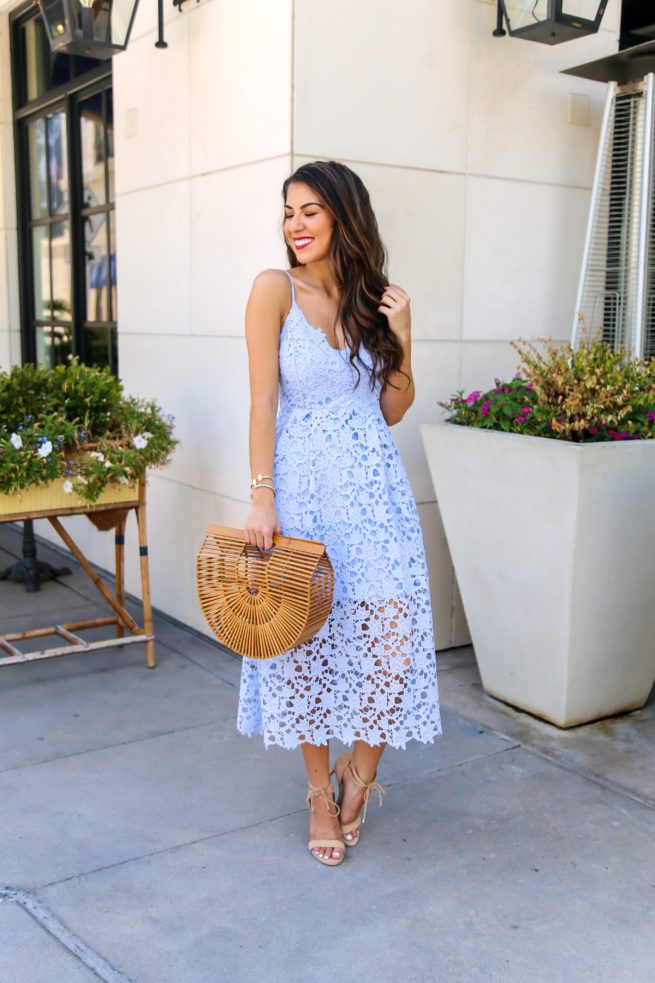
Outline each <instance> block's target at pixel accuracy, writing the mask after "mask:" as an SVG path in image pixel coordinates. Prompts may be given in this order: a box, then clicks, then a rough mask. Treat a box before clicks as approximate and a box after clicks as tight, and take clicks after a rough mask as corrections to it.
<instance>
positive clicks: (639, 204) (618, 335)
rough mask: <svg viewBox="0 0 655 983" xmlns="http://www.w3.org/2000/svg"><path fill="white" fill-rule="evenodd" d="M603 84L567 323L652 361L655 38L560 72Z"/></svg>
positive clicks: (577, 333) (654, 353)
mask: <svg viewBox="0 0 655 983" xmlns="http://www.w3.org/2000/svg"><path fill="white" fill-rule="evenodd" d="M565 74H567V75H575V76H577V77H578V78H585V79H593V80H596V81H598V82H606V83H608V87H607V98H606V100H605V110H604V113H603V122H602V127H601V134H600V143H599V147H598V156H597V160H596V170H595V174H594V182H593V187H592V193H591V205H590V210H589V219H588V223H587V234H586V238H585V244H584V251H583V259H582V269H581V273H580V281H579V286H578V294H577V300H576V311H575V318H574V324H573V336H572V341H573V345H574V346H577V345H578V344H579V343H580V338H581V333H582V331H583V330H586V331H587V332H588V333H589V334H597V333H599V334H600V335H601V337H602V338H603V339H604V340H605V341H607V342H609V343H610V344H612V345H613V346H614V348H618V347H619V346H620V345H623V346H625V348H626V349H627V350H628V351H630V352H631V353H632V354H633V355H634V356H636V357H639V358H652V357H655V201H654V195H655V183H654V167H655V160H654V158H655V41H649V42H647V43H646V44H641V45H637V46H635V47H631V48H627V49H626V50H624V51H620V52H618V53H617V54H614V55H610V56H609V57H607V58H601V59H599V60H598V61H593V62H589V63H588V64H586V65H580V66H578V67H576V68H570V69H568V70H567V71H566V73H565Z"/></svg>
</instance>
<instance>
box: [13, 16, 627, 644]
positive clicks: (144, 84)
mask: <svg viewBox="0 0 655 983" xmlns="http://www.w3.org/2000/svg"><path fill="white" fill-rule="evenodd" d="M619 15H620V3H619V0H610V4H609V7H608V10H607V13H606V15H605V20H604V22H603V29H602V30H601V32H600V33H599V35H597V36H596V37H593V38H589V39H585V40H580V41H576V42H571V43H567V44H563V45H560V46H559V47H556V48H549V47H546V46H543V45H538V44H534V43H528V42H524V41H517V40H512V39H510V38H505V39H494V38H493V37H492V36H491V32H492V30H493V28H494V26H495V2H491V0H437V2H435V0H412V3H411V4H407V3H405V2H403V0H356V2H355V3H353V2H352V0H332V2H331V3H330V5H329V7H326V5H325V2H324V0H201V2H200V3H199V4H196V3H188V4H186V5H185V6H184V9H183V11H182V13H179V12H178V11H176V10H174V9H172V8H171V9H167V13H166V20H167V26H166V39H167V41H168V43H169V48H168V49H167V50H165V51H159V50H156V49H155V48H154V41H155V40H156V5H155V4H154V3H151V4H148V6H146V4H145V2H144V0H142V6H141V9H140V10H139V13H138V14H137V21H136V24H135V29H134V32H133V36H132V40H131V42H130V46H129V49H128V51H127V52H125V53H124V54H122V55H120V56H119V57H117V58H116V59H115V60H114V106H115V110H114V111H115V126H116V175H117V230H118V250H117V252H118V298H119V332H120V334H119V358H120V372H121V376H122V378H123V379H124V382H125V386H126V388H127V389H128V390H129V391H131V392H140V393H143V394H146V395H156V396H157V397H158V399H159V401H160V402H161V404H162V405H163V407H164V408H165V409H166V410H167V411H169V412H172V413H173V414H174V415H175V416H176V419H177V432H178V436H179V437H180V438H181V440H182V442H183V443H182V447H181V448H180V449H179V450H178V452H177V454H176V455H175V458H174V461H173V464H172V465H171V466H170V467H169V468H168V469H167V470H166V471H163V472H161V473H159V474H154V475H153V477H152V479H151V481H150V491H149V494H150V509H149V529H150V536H149V539H150V553H151V564H152V581H153V582H152V593H153V600H154V603H155V605H156V606H157V607H158V608H160V609H162V610H165V611H167V612H168V613H170V614H171V615H173V616H174V617H176V618H178V619H180V620H181V621H183V622H185V623H187V624H190V625H193V626H195V627H197V628H199V629H201V630H204V623H203V621H202V618H201V616H200V614H199V611H198V608H197V604H196V601H195V584H194V556H195V552H196V550H197V548H198V546H199V543H200V540H201V537H202V533H203V531H204V529H205V527H206V525H207V524H209V523H210V522H212V521H213V522H221V523H226V524H234V525H240V524H242V522H243V520H244V518H245V515H246V512H247V508H248V490H247V488H248V480H249V465H248V452H247V433H248V379H247V360H246V348H245V343H244V337H243V335H244V332H243V315H244V307H245V301H246V297H247V294H248V290H249V287H250V283H251V281H252V278H253V276H254V275H255V274H256V273H257V272H258V271H259V270H260V269H263V268H265V267H268V266H277V267H280V266H284V265H285V262H286V261H285V252H284V249H283V245H282V239H281V235H280V232H279V222H280V214H281V199H280V185H281V182H282V180H283V179H284V177H285V176H286V175H287V174H288V173H289V172H290V170H291V168H292V167H294V166H297V165H298V164H299V163H301V162H303V161H305V160H313V159H316V158H323V159H325V158H336V159H339V160H342V161H344V162H346V163H348V164H350V165H351V166H352V167H353V168H354V169H356V170H357V171H358V172H359V173H360V174H361V176H362V178H363V179H364V180H365V182H366V183H367V185H368V187H369V188H370V190H371V193H372V196H373V200H374V205H375V208H376V211H377V214H378V218H379V222H380V225H381V228H382V232H383V236H384V239H385V241H386V243H387V246H388V248H389V252H390V256H391V276H392V279H393V280H395V281H396V282H399V283H401V284H402V285H403V286H404V287H405V288H406V289H407V290H408V291H409V293H410V294H411V296H412V301H413V311H414V338H415V342H414V367H415V375H416V387H417V397H416V401H415V404H414V406H413V407H412V408H411V410H410V411H409V413H408V414H407V416H406V418H405V420H404V421H403V422H402V423H401V424H400V425H399V426H398V427H396V428H394V435H395V436H396V439H397V441H398V444H399V447H400V450H401V454H402V456H403V459H404V461H405V464H406V467H407V470H408V473H409V476H410V480H411V482H412V486H413V488H414V492H415V495H416V498H417V501H418V503H419V510H420V514H421V520H422V524H423V531H424V537H425V542H426V548H427V553H428V558H429V564H430V569H431V576H432V592H433V602H434V610H435V618H436V623H437V645H438V647H439V648H446V647H449V646H450V645H457V644H464V643H465V642H466V641H467V640H468V633H467V627H466V621H465V617H464V613H463V611H462V607H461V602H460V601H459V598H458V593H457V588H456V583H455V580H454V576H453V571H452V566H451V563H450V557H449V554H448V550H447V546H446V542H445V538H444V534H443V529H442V526H441V521H440V518H439V511H438V506H437V504H436V502H435V496H434V491H433V488H432V484H431V481H430V477H429V474H428V469H427V465H426V462H425V458H424V454H423V450H422V447H421V443H420V437H419V423H420V422H422V421H424V420H428V421H430V420H435V419H437V418H438V417H439V411H438V408H437V406H436V402H437V400H439V399H443V398H446V397H447V396H448V395H449V394H450V393H452V392H453V391H455V390H456V389H458V388H460V387H464V388H473V387H478V388H482V387H487V386H488V385H490V384H491V383H492V382H493V377H494V376H495V375H503V374H511V373H513V372H514V370H515V367H516V362H515V356H514V353H513V350H512V349H511V348H510V346H509V344H508V341H509V339H511V338H515V337H518V336H522V337H525V338H536V337H538V336H543V335H551V336H553V337H555V338H560V339H564V338H567V337H568V335H569V329H570V324H571V320H572V316H573V307H574V302H575V287H576V282H577V276H578V269H579V264H580V258H581V249H582V240H583V235H584V226H585V221H586V213H587V206H588V199H589V187H590V184H591V179H592V172H593V163H594V158H595V152H596V142H597V136H598V128H599V124H600V115H601V110H602V103H603V99H604V89H605V87H604V86H602V85H598V84H594V83H585V82H583V81H581V80H576V79H572V78H568V77H566V76H561V75H560V74H559V72H560V69H562V68H565V67H569V66H571V65H575V64H580V63H582V62H585V61H589V60H591V59H592V58H595V57H600V56H602V55H603V54H606V53H609V52H612V51H615V50H616V47H617V34H618V21H619ZM1 24H2V22H1V21H0V26H1ZM3 54H4V49H3ZM0 65H6V59H5V58H4V57H2V58H0ZM2 70H3V71H5V73H6V68H3V69H2ZM6 84H7V83H6V79H5V78H4V77H3V90H2V91H3V93H4V92H5V91H6V88H5V87H6ZM571 95H576V96H578V95H579V96H582V97H583V99H582V103H583V106H582V108H583V110H584V109H585V105H586V104H587V103H588V113H589V123H588V125H586V126H584V125H572V124H570V123H569V122H568V118H569V105H570V97H571ZM578 102H579V100H578ZM2 105H3V107H5V108H4V109H3V110H2V111H3V113H5V112H6V111H8V109H7V107H6V105H5V100H4V99H3V102H2ZM1 120H2V123H1V124H0V125H2V126H3V127H4V126H5V117H4V115H3V116H2V117H1ZM3 132H4V130H3ZM7 159H8V158H7V157H6V155H5V160H7ZM6 170H7V169H6V168H5V172H6ZM4 180H5V187H6V188H11V187H13V185H12V183H11V182H12V181H13V174H12V175H11V177H10V178H9V177H8V176H7V173H5V179H4ZM10 197H11V195H10ZM5 214H6V209H5V212H4V213H0V215H5ZM9 221H10V218H5V217H3V218H2V222H9ZM14 223H15V219H14ZM0 225H1V223H0ZM14 239H15V236H14ZM0 248H4V250H5V254H6V252H7V249H6V246H5V247H0ZM2 257H3V258H2V269H3V274H2V275H3V276H4V277H5V281H4V282H5V283H7V282H11V280H12V277H13V279H14V280H15V272H14V273H12V271H11V270H10V272H9V274H7V272H6V266H7V259H6V258H5V255H4V254H2ZM14 263H15V259H14ZM6 296H7V294H6V292H4V293H3V294H2V298H4V297H6ZM3 303H5V301H4V299H0V362H2V358H3V354H4V353H5V352H6V349H7V344H8V342H7V329H6V327H5V321H4V320H3V317H5V315H4V314H3V307H2V304H3ZM13 323H14V324H15V325H17V323H18V321H17V318H15V319H14V322H13ZM3 346H4V348H3ZM16 351H17V349H16ZM5 357H6V356H5ZM480 493H481V494H484V489H481V490H480ZM70 525H71V528H72V529H73V530H74V534H75V535H76V536H78V538H79V539H80V542H82V543H83V544H84V546H85V548H86V549H88V552H89V555H90V556H91V557H92V558H93V559H94V560H95V561H96V562H98V563H100V564H101V565H102V566H105V567H107V568H110V567H111V565H112V560H113V544H112V537H111V536H107V535H105V536H104V537H103V536H100V535H98V534H97V533H95V531H93V530H92V529H91V527H90V525H89V524H88V523H86V521H85V520H75V521H71V522H70ZM44 532H45V530H44ZM128 546H129V549H128V557H129V560H128V589H129V590H131V591H133V592H134V593H139V583H138V566H137V558H136V554H135V551H134V535H133V531H132V532H131V533H130V542H129V544H128Z"/></svg>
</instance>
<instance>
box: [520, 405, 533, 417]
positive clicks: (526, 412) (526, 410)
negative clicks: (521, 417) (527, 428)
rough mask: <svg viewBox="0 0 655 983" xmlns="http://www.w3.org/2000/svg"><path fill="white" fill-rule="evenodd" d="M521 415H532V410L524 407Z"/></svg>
mask: <svg viewBox="0 0 655 983" xmlns="http://www.w3.org/2000/svg"><path fill="white" fill-rule="evenodd" d="M521 413H525V415H526V416H527V415H528V413H532V410H531V409H530V407H529V406H524V407H523V409H522V410H521Z"/></svg>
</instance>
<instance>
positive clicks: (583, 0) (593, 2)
mask: <svg viewBox="0 0 655 983" xmlns="http://www.w3.org/2000/svg"><path fill="white" fill-rule="evenodd" d="M607 2H608V0H498V25H497V27H496V30H495V31H494V32H493V33H494V36H495V37H502V35H503V34H504V33H505V32H504V30H503V27H502V23H503V18H504V19H505V23H506V24H507V29H508V31H509V33H510V35H511V37H513V38H525V40H526V41H539V42H540V43H541V44H560V43H561V42H562V41H572V40H573V39H574V38H581V37H584V36H585V35H586V34H595V33H596V31H597V30H598V28H599V27H600V22H601V20H602V19H603V14H604V13H605V8H606V6H607Z"/></svg>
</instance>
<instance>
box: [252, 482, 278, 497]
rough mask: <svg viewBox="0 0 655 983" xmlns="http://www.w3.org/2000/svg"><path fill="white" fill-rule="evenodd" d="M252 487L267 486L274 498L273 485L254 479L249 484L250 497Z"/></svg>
mask: <svg viewBox="0 0 655 983" xmlns="http://www.w3.org/2000/svg"><path fill="white" fill-rule="evenodd" d="M254 488H269V489H270V490H271V491H272V492H273V498H275V488H274V487H273V485H267V484H266V482H264V481H255V482H254V483H253V484H252V485H251V486H250V497H251V498H252V492H253V489H254Z"/></svg>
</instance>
